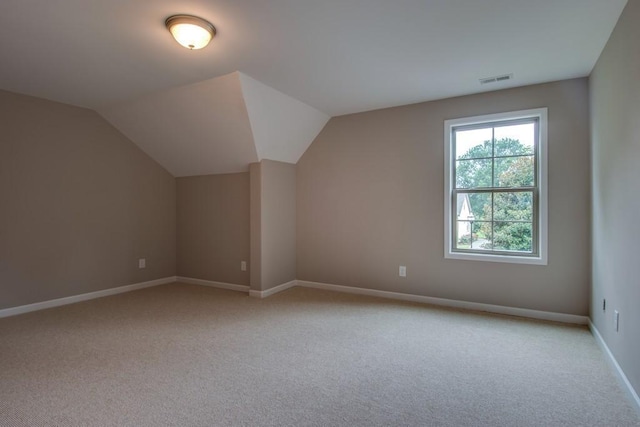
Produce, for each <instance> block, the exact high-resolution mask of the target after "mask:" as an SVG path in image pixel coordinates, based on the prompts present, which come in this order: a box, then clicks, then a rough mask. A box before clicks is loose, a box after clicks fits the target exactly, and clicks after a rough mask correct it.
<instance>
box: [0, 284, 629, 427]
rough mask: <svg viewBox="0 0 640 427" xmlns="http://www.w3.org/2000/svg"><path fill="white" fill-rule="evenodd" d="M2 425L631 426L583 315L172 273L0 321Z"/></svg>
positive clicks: (625, 403) (626, 408) (625, 406)
mask: <svg viewBox="0 0 640 427" xmlns="http://www.w3.org/2000/svg"><path fill="white" fill-rule="evenodd" d="M0 425H2V426H54V425H55V426H231V425H234V426H237V425H239V426H249V425H252V426H253V425H255V426H396V425H397V426H561V425H562V426H638V425H640V419H639V418H638V415H637V413H636V412H635V411H634V409H633V408H632V407H631V406H630V405H629V403H628V401H627V400H626V398H625V396H624V395H623V391H622V390H621V388H620V386H619V384H618V383H617V382H616V379H615V378H614V376H613V374H612V373H611V371H610V368H609V367H608V365H607V364H606V361H605V358H604V356H603V354H602V353H601V351H600V350H599V349H598V347H597V346H596V343H595V341H594V339H593V337H592V336H591V334H590V333H589V331H588V330H587V329H586V328H582V327H573V326H567V325H560V324H553V323H545V322H536V321H530V320H524V319H518V318H512V317H506V316H494V315H486V314H479V313H471V312H461V311H455V310H447V309H442V308H435V307H430V306H424V305H419V304H411V303H402V302H397V301H388V300H382V299H376V298H371V297H364V296H355V295H347V294H339V293H333V292H326V291H319V290H313V289H303V288H294V289H290V290H288V291H286V292H283V293H280V294H277V295H274V296H272V297H269V298H267V299H264V300H259V299H254V298H250V297H248V296H246V294H242V293H237V292H233V291H224V290H218V289H212V288H206V287H200V286H191V285H180V284H172V285H165V286H159V287H155V288H149V289H145V290H141V291H136V292H131V293H127V294H121V295H116V296H113V297H107V298H102V299H98V300H93V301H88V302H83V303H79V304H74V305H69V306H64V307H59V308H55V309H50V310H44V311H40V312H34V313H30V314H25V315H21V316H16V317H10V318H5V319H0Z"/></svg>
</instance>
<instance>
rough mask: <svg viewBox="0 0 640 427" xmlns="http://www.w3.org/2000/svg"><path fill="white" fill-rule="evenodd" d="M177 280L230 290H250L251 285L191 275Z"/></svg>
mask: <svg viewBox="0 0 640 427" xmlns="http://www.w3.org/2000/svg"><path fill="white" fill-rule="evenodd" d="M176 281H178V282H182V283H186V284H188V285H201V286H209V287H211V288H218V289H227V290H230V291H238V292H249V286H245V285H235V284H233V283H224V282H214V281H212V280H204V279H193V278H191V277H182V276H178V277H176Z"/></svg>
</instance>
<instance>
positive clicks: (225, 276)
mask: <svg viewBox="0 0 640 427" xmlns="http://www.w3.org/2000/svg"><path fill="white" fill-rule="evenodd" d="M176 182H177V184H176V190H177V260H178V261H177V270H178V276H182V277H189V278H194V279H203V280H210V281H214V282H223V283H231V284H236V285H249V271H248V268H247V270H246V271H242V270H241V269H240V263H241V261H245V262H247V263H248V262H249V173H248V172H244V173H234V174H222V175H206V176H195V177H188V178H177V179H176Z"/></svg>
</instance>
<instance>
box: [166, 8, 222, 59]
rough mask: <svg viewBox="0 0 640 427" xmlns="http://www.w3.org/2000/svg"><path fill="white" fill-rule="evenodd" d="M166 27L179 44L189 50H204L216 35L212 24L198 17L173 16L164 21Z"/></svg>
mask: <svg viewBox="0 0 640 427" xmlns="http://www.w3.org/2000/svg"><path fill="white" fill-rule="evenodd" d="M164 25H166V26H167V29H168V30H169V31H170V32H171V35H173V38H174V39H176V41H177V42H178V43H180V44H181V45H182V46H184V47H186V48H187V49H191V50H194V49H202V48H203V47H205V46H206V45H208V44H209V42H210V41H211V39H212V38H213V36H215V35H216V28H215V27H214V26H213V25H212V24H211V22H209V21H206V20H204V19H202V18H198V17H197V16H191V15H173V16H170V17H168V18H167V20H166V21H164Z"/></svg>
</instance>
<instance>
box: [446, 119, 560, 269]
mask: <svg viewBox="0 0 640 427" xmlns="http://www.w3.org/2000/svg"><path fill="white" fill-rule="evenodd" d="M547 114H548V109H547V108H546V107H545V108H534V109H529V110H520V111H509V112H504V113H497V114H486V115H481V116H473V117H463V118H457V119H450V120H445V122H444V145H445V147H444V148H445V149H444V166H445V167H444V171H445V176H444V225H445V227H444V243H445V247H444V257H445V258H447V259H458V260H471V261H489V262H505V263H517V264H533V265H547V253H548V242H547V234H548V213H547V209H548V186H547V171H548V155H547ZM527 119H537V121H538V140H537V141H536V142H535V144H534V147H535V155H536V162H535V169H534V173H535V180H536V184H537V185H536V186H535V187H534V188H535V190H534V194H533V197H534V209H535V212H534V214H533V217H534V219H533V221H532V227H533V229H532V241H533V242H534V244H535V245H536V246H537V248H533V249H534V252H536V251H535V249H537V253H534V254H529V253H522V254H517V253H513V254H512V253H510V252H509V253H506V252H495V253H492V252H489V251H486V252H484V251H477V252H476V251H460V250H454V243H455V241H454V238H453V233H455V232H456V223H457V222H456V221H455V220H454V218H453V212H455V211H456V207H455V203H456V201H457V193H458V192H463V193H465V192H466V191H464V190H462V191H460V190H461V189H456V188H455V182H456V181H455V176H454V174H455V170H456V168H455V166H454V164H455V161H456V158H455V150H454V146H453V145H454V138H453V132H454V129H455V128H457V127H462V126H465V127H466V126H478V127H483V125H485V126H488V125H492V124H496V123H500V122H510V121H516V120H527ZM492 188H495V187H492ZM521 188H523V187H517V189H521ZM456 190H458V191H456ZM489 190H491V189H489ZM505 190H507V189H505ZM473 191H474V189H471V191H470V192H473ZM519 191H521V190H519ZM484 192H487V191H484ZM494 192H495V190H491V191H489V192H488V193H489V194H493V193H494Z"/></svg>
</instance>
